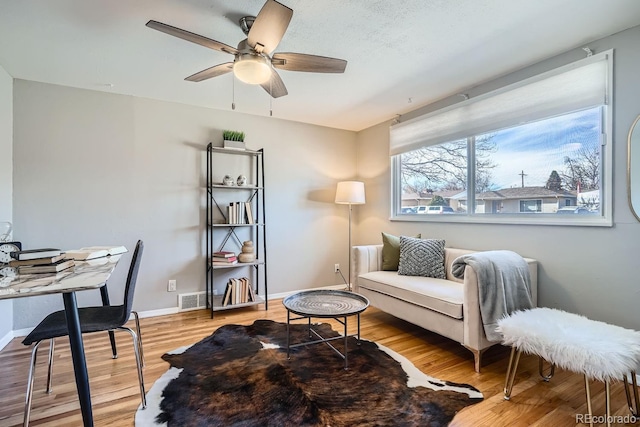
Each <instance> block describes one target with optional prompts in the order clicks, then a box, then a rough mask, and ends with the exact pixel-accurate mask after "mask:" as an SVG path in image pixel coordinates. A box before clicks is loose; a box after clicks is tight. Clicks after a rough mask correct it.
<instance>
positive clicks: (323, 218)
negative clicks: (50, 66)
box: [14, 80, 356, 329]
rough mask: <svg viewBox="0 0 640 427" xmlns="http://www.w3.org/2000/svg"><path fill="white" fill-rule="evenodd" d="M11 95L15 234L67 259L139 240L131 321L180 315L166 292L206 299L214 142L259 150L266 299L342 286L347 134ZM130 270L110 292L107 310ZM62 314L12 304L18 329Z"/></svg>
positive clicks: (200, 112) (349, 155)
mask: <svg viewBox="0 0 640 427" xmlns="http://www.w3.org/2000/svg"><path fill="white" fill-rule="evenodd" d="M14 92H15V104H14V115H15V139H14V155H15V160H14V187H15V192H14V218H15V235H16V236H19V237H20V238H21V239H22V241H23V242H24V243H25V244H26V245H27V246H29V247H42V246H55V247H60V248H62V249H71V248H74V247H79V246H86V245H91V244H124V245H126V246H127V247H129V248H133V246H134V244H135V242H136V239H138V238H141V239H143V240H144V241H145V244H146V247H145V253H144V257H143V260H142V265H141V270H140V276H139V279H138V288H137V289H136V298H135V302H134V306H135V309H136V310H138V311H146V310H159V309H166V308H172V307H176V306H177V293H168V292H167V281H168V280H169V279H176V280H177V283H178V293H183V292H195V291H204V287H205V285H204V277H205V276H204V265H205V262H204V258H203V253H204V227H203V218H204V209H205V208H204V206H205V204H204V203H205V193H204V190H203V188H204V185H205V168H204V166H205V157H204V155H205V152H206V144H207V143H208V142H209V141H215V142H221V141H222V130H223V129H235V130H243V131H244V132H245V133H246V134H247V139H246V142H247V146H248V147H249V148H264V150H265V171H266V177H265V181H266V186H267V188H266V191H265V194H266V200H267V211H266V214H267V222H268V226H267V245H268V273H269V288H270V293H280V292H286V291H291V290H295V289H304V288H311V287H317V286H327V285H334V284H338V283H340V277H339V276H336V275H335V274H334V273H333V265H334V263H336V262H339V263H341V264H342V265H346V264H347V256H348V252H347V218H348V215H347V211H346V210H344V209H343V208H344V206H342V205H335V204H334V203H333V198H334V195H335V184H336V182H337V181H340V180H343V179H348V178H352V177H353V176H352V175H353V174H354V165H355V163H356V146H355V139H356V135H355V133H353V132H348V131H340V130H335V129H329V128H324V127H319V126H313V125H307V124H301V123H296V122H289V121H284V120H279V119H275V118H269V117H258V116H249V115H245V114H241V113H237V112H226V111H217V110H211V109H207V108H201V107H192V106H187V105H183V104H174V103H168V102H160V101H153V100H148V99H141V98H134V97H128V96H122V95H113V94H106V93H103V92H96V91H88V90H80V89H73V88H68V87H62V86H55V85H49V84H42V83H36V82H31V81H24V80H16V82H15V86H14ZM216 173H220V174H221V175H224V173H222V172H221V171H216ZM129 257H130V254H129V256H128V257H126V258H125V260H126V263H123V264H122V266H118V268H117V269H116V272H115V277H114V278H113V280H112V281H110V292H111V294H112V295H113V297H112V298H113V299H114V300H115V301H118V300H119V299H121V296H120V295H121V292H122V286H123V282H124V279H125V276H126V270H127V265H128V261H129V259H130V258H129ZM112 284H113V285H112ZM223 285H224V284H223ZM78 300H79V303H83V302H95V303H97V302H98V301H99V299H98V295H97V292H95V293H92V292H85V293H80V294H79V295H78ZM60 307H62V302H61V298H60V297H59V296H50V297H38V298H26V299H21V300H16V303H15V306H14V319H15V325H14V327H15V329H20V328H26V327H29V326H33V325H34V324H35V323H36V322H37V321H39V320H40V319H41V318H42V317H43V316H44V315H45V314H46V313H48V312H50V311H51V310H53V309H55V308H60Z"/></svg>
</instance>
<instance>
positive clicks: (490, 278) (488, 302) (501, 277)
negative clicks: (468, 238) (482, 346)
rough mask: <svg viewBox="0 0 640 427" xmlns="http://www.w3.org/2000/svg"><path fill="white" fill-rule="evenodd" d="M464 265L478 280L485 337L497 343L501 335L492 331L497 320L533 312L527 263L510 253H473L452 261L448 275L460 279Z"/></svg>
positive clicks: (496, 324)
mask: <svg viewBox="0 0 640 427" xmlns="http://www.w3.org/2000/svg"><path fill="white" fill-rule="evenodd" d="M467 265H469V266H471V267H472V268H473V270H474V271H475V272H476V275H477V276H478V298H479V301H480V315H481V316H482V324H483V325H484V332H485V335H486V336H487V339H488V340H489V341H501V340H502V335H501V334H500V333H499V332H497V331H496V327H497V326H498V323H497V322H498V320H500V319H501V318H503V317H504V316H506V315H508V314H510V313H512V312H514V311H516V310H525V309H528V308H533V302H532V301H531V277H530V275H529V267H528V265H527V262H526V261H525V260H524V259H523V258H522V257H521V256H520V255H518V254H517V253H515V252H511V251H487V252H475V253H472V254H468V255H462V256H460V257H458V258H456V259H455V260H453V264H452V269H451V272H452V273H453V275H454V276H455V277H457V278H458V279H462V278H463V277H464V269H465V267H466V266H467Z"/></svg>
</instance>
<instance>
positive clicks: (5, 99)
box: [0, 67, 13, 348]
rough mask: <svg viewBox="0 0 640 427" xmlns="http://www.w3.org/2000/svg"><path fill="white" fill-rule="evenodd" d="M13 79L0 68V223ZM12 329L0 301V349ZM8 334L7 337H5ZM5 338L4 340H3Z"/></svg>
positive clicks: (8, 167) (8, 199) (7, 192)
mask: <svg viewBox="0 0 640 427" xmlns="http://www.w3.org/2000/svg"><path fill="white" fill-rule="evenodd" d="M12 176H13V79H12V78H11V76H10V75H9V74H8V73H7V72H6V71H5V70H4V68H2V67H0V222H2V221H11V212H12V191H13V180H12ZM12 329H13V303H12V302H11V301H0V348H2V347H3V346H4V344H5V342H4V341H5V340H6V339H10V337H12V335H11V334H10V333H11V331H12ZM7 334H9V335H7ZM5 337H6V338H5Z"/></svg>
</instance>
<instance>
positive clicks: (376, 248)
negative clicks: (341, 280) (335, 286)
mask: <svg viewBox="0 0 640 427" xmlns="http://www.w3.org/2000/svg"><path fill="white" fill-rule="evenodd" d="M351 259H352V262H353V268H352V269H351V283H353V290H354V291H356V292H357V291H358V276H360V275H361V274H365V273H369V272H370V271H380V270H382V245H362V246H354V247H353V248H352V252H351Z"/></svg>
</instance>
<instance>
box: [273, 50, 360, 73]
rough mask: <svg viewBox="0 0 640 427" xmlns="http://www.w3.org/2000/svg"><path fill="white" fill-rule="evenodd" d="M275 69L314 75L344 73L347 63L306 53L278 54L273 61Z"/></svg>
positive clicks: (342, 60)
mask: <svg viewBox="0 0 640 427" xmlns="http://www.w3.org/2000/svg"><path fill="white" fill-rule="evenodd" d="M271 63H272V64H273V66H274V67H276V68H279V69H281V70H289V71H307V72H312V73H344V70H345V68H346V67H347V61H345V60H344V59H336V58H328V57H326V56H317V55H307V54H304V53H290V52H287V53H276V54H274V55H273V58H272V59H271Z"/></svg>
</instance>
